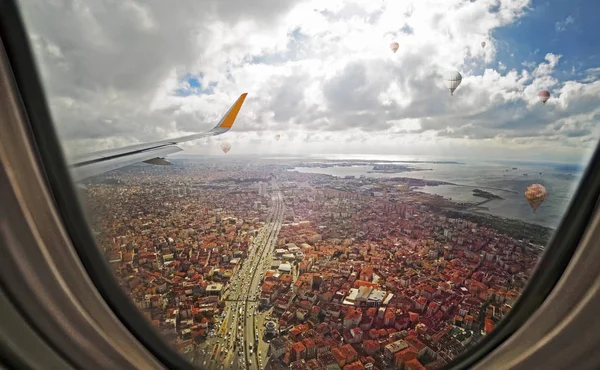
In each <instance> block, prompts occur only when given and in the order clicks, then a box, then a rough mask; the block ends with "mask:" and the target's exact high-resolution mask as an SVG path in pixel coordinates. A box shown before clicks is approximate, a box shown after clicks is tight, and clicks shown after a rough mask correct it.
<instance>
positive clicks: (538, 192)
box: [525, 184, 548, 212]
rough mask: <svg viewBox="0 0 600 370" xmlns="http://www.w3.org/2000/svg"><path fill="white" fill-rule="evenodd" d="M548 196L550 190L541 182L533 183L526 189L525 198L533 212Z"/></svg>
mask: <svg viewBox="0 0 600 370" xmlns="http://www.w3.org/2000/svg"><path fill="white" fill-rule="evenodd" d="M547 196H548V190H546V188H545V187H544V186H543V185H540V184H532V185H529V186H528V187H527V189H525V199H527V202H528V203H529V206H530V207H531V209H533V212H535V210H536V209H537V208H538V207H539V206H540V204H542V203H543V202H544V200H545V199H546V197H547Z"/></svg>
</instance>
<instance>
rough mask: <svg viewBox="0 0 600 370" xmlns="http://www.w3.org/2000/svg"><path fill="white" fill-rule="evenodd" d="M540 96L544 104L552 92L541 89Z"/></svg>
mask: <svg viewBox="0 0 600 370" xmlns="http://www.w3.org/2000/svg"><path fill="white" fill-rule="evenodd" d="M538 96H539V97H540V100H541V101H542V104H546V102H547V101H548V99H550V93H549V92H548V90H542V91H540V93H539V94H538Z"/></svg>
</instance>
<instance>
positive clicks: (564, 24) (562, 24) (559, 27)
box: [554, 15, 575, 32]
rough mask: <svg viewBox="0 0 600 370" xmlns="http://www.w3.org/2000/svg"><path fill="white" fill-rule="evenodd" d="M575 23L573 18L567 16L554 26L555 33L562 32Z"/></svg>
mask: <svg viewBox="0 0 600 370" xmlns="http://www.w3.org/2000/svg"><path fill="white" fill-rule="evenodd" d="M573 23H575V18H573V16H572V15H569V16H568V17H567V18H565V20H563V21H558V22H556V23H555V24H554V29H555V30H556V32H563V31H565V30H566V29H567V26H568V25H570V24H573Z"/></svg>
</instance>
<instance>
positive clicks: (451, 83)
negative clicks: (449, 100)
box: [444, 71, 462, 95]
mask: <svg viewBox="0 0 600 370" xmlns="http://www.w3.org/2000/svg"><path fill="white" fill-rule="evenodd" d="M461 81H462V76H461V74H460V73H459V72H458V71H447V72H445V73H444V83H445V84H446V87H447V88H448V90H450V95H454V90H456V88H457V87H458V85H460V82H461Z"/></svg>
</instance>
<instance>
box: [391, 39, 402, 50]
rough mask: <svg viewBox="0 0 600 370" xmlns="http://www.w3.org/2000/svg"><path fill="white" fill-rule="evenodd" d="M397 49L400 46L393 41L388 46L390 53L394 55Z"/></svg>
mask: <svg viewBox="0 0 600 370" xmlns="http://www.w3.org/2000/svg"><path fill="white" fill-rule="evenodd" d="M399 47H400V44H398V43H397V42H395V41H394V42H392V43H391V44H390V49H392V51H393V52H394V53H396V52H397V51H398V48H399Z"/></svg>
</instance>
